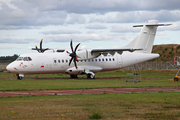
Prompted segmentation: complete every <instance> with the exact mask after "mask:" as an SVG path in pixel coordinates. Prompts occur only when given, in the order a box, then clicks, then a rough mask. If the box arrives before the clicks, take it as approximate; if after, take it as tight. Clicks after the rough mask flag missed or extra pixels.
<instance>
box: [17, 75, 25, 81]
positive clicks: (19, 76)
mask: <svg viewBox="0 0 180 120" xmlns="http://www.w3.org/2000/svg"><path fill="white" fill-rule="evenodd" d="M16 76H17V79H18V80H22V78H23V77H24V75H23V74H16Z"/></svg>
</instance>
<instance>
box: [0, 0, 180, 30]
mask: <svg viewBox="0 0 180 120" xmlns="http://www.w3.org/2000/svg"><path fill="white" fill-rule="evenodd" d="M157 3H161V4H157ZM179 4H180V1H179V0H171V1H169V0H156V2H154V1H151V0H148V1H143V0H136V1H132V0H121V1H119V0H111V1H109V0H98V1H96V0H76V1H74V0H68V1H67V0H41V1H37V0H12V1H11V2H9V3H8V2H2V1H1V2H0V5H1V9H0V19H1V23H0V29H1V30H4V29H5V30H9V29H32V28H36V27H38V28H40V27H42V26H49V25H67V24H84V23H86V22H87V21H89V22H99V23H103V22H104V23H105V22H107V23H129V22H131V23H132V22H133V23H134V22H142V21H146V20H148V19H158V20H160V21H163V22H166V21H178V20H179V19H180V12H179V9H180V8H179ZM116 12H118V13H117V14H116V16H115V17H113V16H114V15H113V16H112V15H111V13H112V14H113V13H116ZM108 13H110V14H108ZM92 14H96V15H94V16H95V17H92ZM98 16H100V17H98ZM102 16H103V17H102Z"/></svg>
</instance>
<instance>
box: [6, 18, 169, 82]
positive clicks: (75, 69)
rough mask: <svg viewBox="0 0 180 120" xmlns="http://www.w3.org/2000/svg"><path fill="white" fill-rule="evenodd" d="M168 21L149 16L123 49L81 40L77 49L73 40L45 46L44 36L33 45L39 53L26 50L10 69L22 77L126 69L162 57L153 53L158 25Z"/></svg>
mask: <svg viewBox="0 0 180 120" xmlns="http://www.w3.org/2000/svg"><path fill="white" fill-rule="evenodd" d="M167 25H170V24H158V20H148V21H146V22H145V23H144V25H136V26H134V27H143V28H142V30H141V32H140V34H139V35H138V36H137V37H136V38H135V39H134V40H133V41H131V42H130V43H129V44H128V45H126V46H125V47H122V48H120V49H77V48H78V46H79V45H80V44H78V45H77V46H76V47H75V49H74V48H73V45H72V40H71V42H70V48H71V50H66V49H58V50H52V49H48V48H46V49H43V48H42V40H41V42H40V48H37V46H36V48H32V50H37V51H38V52H39V53H27V54H22V55H20V56H19V57H18V58H17V60H15V61H14V62H12V63H10V64H9V65H8V66H7V67H6V69H7V70H8V71H10V72H12V73H16V74H17V78H18V79H22V78H23V77H24V75H25V74H52V73H63V74H69V75H70V76H71V78H77V75H82V74H86V75H87V78H90V79H94V78H95V74H94V73H96V72H103V71H111V70H116V69H122V68H125V67H128V66H131V65H134V64H137V63H141V62H144V61H147V60H151V59H154V58H157V57H159V54H152V53H151V51H152V47H153V43H154V39H155V35H156V30H157V27H158V26H167ZM72 61H73V63H72ZM71 63H72V64H71Z"/></svg>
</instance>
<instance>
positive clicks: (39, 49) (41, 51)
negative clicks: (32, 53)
mask: <svg viewBox="0 0 180 120" xmlns="http://www.w3.org/2000/svg"><path fill="white" fill-rule="evenodd" d="M42 42H43V39H41V42H40V48H38V47H37V45H36V46H35V48H32V50H37V51H38V52H39V53H43V52H44V51H46V50H49V48H46V49H43V48H42Z"/></svg>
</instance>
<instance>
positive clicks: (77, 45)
mask: <svg viewBox="0 0 180 120" xmlns="http://www.w3.org/2000/svg"><path fill="white" fill-rule="evenodd" d="M80 44H81V43H79V44H78V45H76V48H75V50H74V51H75V52H76V50H77V48H78V47H79V45H80Z"/></svg>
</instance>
